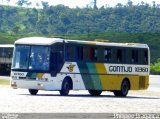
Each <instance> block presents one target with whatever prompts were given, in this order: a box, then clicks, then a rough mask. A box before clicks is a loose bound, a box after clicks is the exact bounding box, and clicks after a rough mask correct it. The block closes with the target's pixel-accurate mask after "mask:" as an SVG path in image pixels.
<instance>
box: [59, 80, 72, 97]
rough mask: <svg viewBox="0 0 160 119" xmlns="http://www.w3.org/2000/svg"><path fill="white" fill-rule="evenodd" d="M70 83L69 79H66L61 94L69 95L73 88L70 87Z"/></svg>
mask: <svg viewBox="0 0 160 119" xmlns="http://www.w3.org/2000/svg"><path fill="white" fill-rule="evenodd" d="M70 87H71V86H70V83H69V81H68V80H67V78H66V79H64V81H63V83H62V88H61V90H60V95H61V96H67V95H68V94H69V90H70V89H71V88H70Z"/></svg>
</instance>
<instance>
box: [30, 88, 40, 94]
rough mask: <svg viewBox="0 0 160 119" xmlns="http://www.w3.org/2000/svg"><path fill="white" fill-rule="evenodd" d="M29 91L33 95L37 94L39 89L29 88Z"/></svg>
mask: <svg viewBox="0 0 160 119" xmlns="http://www.w3.org/2000/svg"><path fill="white" fill-rule="evenodd" d="M29 93H30V94H31V95H37V93H38V90H36V89H29Z"/></svg>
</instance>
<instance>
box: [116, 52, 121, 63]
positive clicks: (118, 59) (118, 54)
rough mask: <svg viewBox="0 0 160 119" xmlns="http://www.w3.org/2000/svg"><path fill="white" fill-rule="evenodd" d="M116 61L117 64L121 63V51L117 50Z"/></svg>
mask: <svg viewBox="0 0 160 119" xmlns="http://www.w3.org/2000/svg"><path fill="white" fill-rule="evenodd" d="M116 60H117V62H118V63H119V62H122V50H121V49H118V50H117V55H116Z"/></svg>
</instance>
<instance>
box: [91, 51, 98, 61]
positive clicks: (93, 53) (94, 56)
mask: <svg viewBox="0 0 160 119" xmlns="http://www.w3.org/2000/svg"><path fill="white" fill-rule="evenodd" d="M97 55H98V51H97V48H90V49H89V59H90V60H91V61H93V60H94V61H97Z"/></svg>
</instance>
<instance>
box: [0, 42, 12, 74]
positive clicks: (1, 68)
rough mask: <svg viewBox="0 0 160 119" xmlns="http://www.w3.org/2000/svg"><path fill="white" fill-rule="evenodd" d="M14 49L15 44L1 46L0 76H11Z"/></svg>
mask: <svg viewBox="0 0 160 119" xmlns="http://www.w3.org/2000/svg"><path fill="white" fill-rule="evenodd" d="M13 48H14V45H13V44H1V45H0V75H3V76H4V75H6V76H9V75H10V72H11V62H12V54H13Z"/></svg>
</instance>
